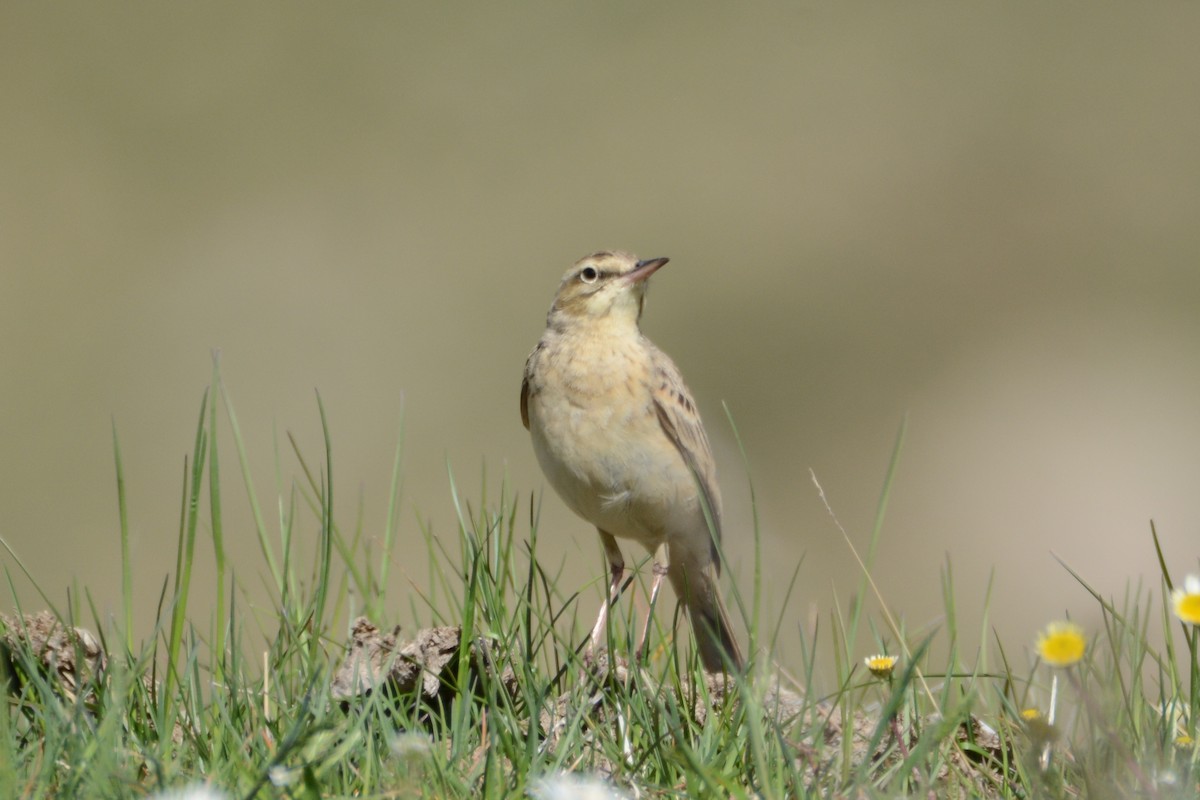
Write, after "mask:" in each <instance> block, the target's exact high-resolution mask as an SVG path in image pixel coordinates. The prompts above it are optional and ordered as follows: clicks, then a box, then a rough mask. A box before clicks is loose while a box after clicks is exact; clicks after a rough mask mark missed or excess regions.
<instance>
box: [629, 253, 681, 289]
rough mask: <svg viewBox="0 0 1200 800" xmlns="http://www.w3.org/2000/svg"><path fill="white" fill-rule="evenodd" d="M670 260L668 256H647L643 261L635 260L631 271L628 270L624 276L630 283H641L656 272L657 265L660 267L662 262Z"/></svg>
mask: <svg viewBox="0 0 1200 800" xmlns="http://www.w3.org/2000/svg"><path fill="white" fill-rule="evenodd" d="M670 260H671V259H669V258H648V259H646V260H645V261H639V262H637V266H636V267H635V268H634V270H633V272H630V273H628V274H627V275H626V276H625V280H627V281H629V282H630V283H641V282H642V281H644V280H646V279H647V278H649V277H650V276H651V275H653V274H654V273H655V272H657V271H658V268H659V267H661V266H662V265H663V264H666V263H667V262H668V261H670Z"/></svg>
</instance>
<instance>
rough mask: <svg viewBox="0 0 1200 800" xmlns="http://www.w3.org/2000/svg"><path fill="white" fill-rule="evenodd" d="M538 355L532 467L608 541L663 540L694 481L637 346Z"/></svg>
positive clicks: (609, 344)
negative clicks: (665, 425) (664, 423)
mask: <svg viewBox="0 0 1200 800" xmlns="http://www.w3.org/2000/svg"><path fill="white" fill-rule="evenodd" d="M585 344H586V346H584V347H580V346H578V344H574V345H573V344H571V343H569V342H567V343H561V342H560V343H557V346H555V345H550V346H547V347H545V348H543V349H542V351H541V353H540V360H539V363H538V364H537V365H536V366H535V371H534V376H533V385H532V391H531V394H530V397H529V429H530V433H531V434H532V437H533V447H534V451H535V452H536V454H537V458H538V462H539V464H540V465H541V467H542V471H543V472H545V474H546V477H547V479H548V480H549V481H550V483H551V485H552V486H553V487H554V489H555V491H556V492H557V493H558V494H559V495H560V496H561V497H562V498H563V500H564V501H565V502H566V503H567V505H568V506H570V507H571V509H572V510H573V511H575V513H577V514H579V515H580V516H581V517H583V518H584V519H586V520H588V521H589V522H591V523H592V524H594V525H596V526H597V527H599V528H602V529H604V530H607V531H608V532H609V533H612V534H613V535H614V536H623V537H628V538H634V539H638V540H640V541H643V542H644V543H649V542H651V541H652V540H657V539H661V537H662V535H663V531H662V527H663V524H662V523H663V522H665V521H667V520H668V519H669V518H670V517H671V515H672V514H671V512H672V509H676V508H678V507H679V506H680V505H681V504H684V505H692V504H694V502H695V495H696V488H695V479H694V477H693V476H692V475H691V473H690V471H689V470H688V469H687V466H686V464H685V463H684V461H683V459H682V457H681V456H680V455H679V452H678V450H676V448H675V446H674V445H673V444H672V443H671V441H670V440H669V439H668V438H667V436H666V435H665V433H664V432H663V431H662V428H661V426H660V424H659V421H658V416H657V414H656V412H655V409H654V399H653V395H652V394H651V391H650V387H649V370H650V368H651V362H650V359H649V355H648V353H647V352H645V350H644V349H639V347H638V346H637V344H638V343H636V342H634V343H629V342H620V341H615V342H614V341H602V342H589V343H585Z"/></svg>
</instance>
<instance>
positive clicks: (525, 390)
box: [521, 374, 529, 430]
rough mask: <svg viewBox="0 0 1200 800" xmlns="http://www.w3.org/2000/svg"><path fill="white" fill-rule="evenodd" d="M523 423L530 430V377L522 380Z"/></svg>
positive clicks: (527, 376)
mask: <svg viewBox="0 0 1200 800" xmlns="http://www.w3.org/2000/svg"><path fill="white" fill-rule="evenodd" d="M521 422H522V424H524V425H525V430H529V375H528V374H526V375H525V377H524V378H522V379H521Z"/></svg>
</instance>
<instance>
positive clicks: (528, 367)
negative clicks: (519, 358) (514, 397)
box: [521, 341, 545, 430]
mask: <svg viewBox="0 0 1200 800" xmlns="http://www.w3.org/2000/svg"><path fill="white" fill-rule="evenodd" d="M543 347H545V344H543V343H542V342H540V341H539V342H538V343H537V346H536V347H534V348H533V351H532V352H530V354H529V358H527V359H525V374H524V375H522V376H521V422H522V424H524V425H525V430H529V392H530V388H529V378H530V376H531V375H532V374H533V362H534V360H535V359H536V358H537V355H538V353H540V352H542V348H543Z"/></svg>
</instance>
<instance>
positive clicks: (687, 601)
mask: <svg viewBox="0 0 1200 800" xmlns="http://www.w3.org/2000/svg"><path fill="white" fill-rule="evenodd" d="M668 260H669V259H666V258H651V259H645V260H641V259H639V258H638V257H637V256H635V255H633V254H631V253H628V252H624V251H621V250H602V251H599V252H595V253H592V254H591V255H589V256H586V257H584V258H581V259H580V260H579V261H577V262H575V264H573V265H572V266H571V268H570V269H568V270H567V271H566V273H565V274H564V275H563V277H562V281H561V283H560V284H559V286H558V291H557V293H556V294H555V296H554V302H553V304H552V305H551V306H550V311H549V313H548V314H547V315H546V328H545V331H544V332H543V333H542V335H541V338H540V339H539V340H538V343H537V345H536V346H535V347H534V348H533V351H532V352H531V353H530V354H529V357H528V358H527V359H526V361H525V371H524V376H523V379H522V381H521V421H522V423H524V425H525V427H526V428H527V429H528V430H529V433H530V437H531V439H532V441H533V450H534V453H535V454H536V456H537V461H538V464H539V466H540V467H541V469H542V471H543V472H544V473H545V475H546V478H547V479H548V481H549V483H550V485H551V486H552V487H553V488H554V490H555V492H556V493H557V494H558V495H559V497H560V498H561V499H562V500H563V502H564V503H565V504H566V505H567V506H568V507H569V508H570V509H571V510H572V511H573V512H575V514H577V515H578V516H580V517H582V518H583V519H584V520H586V521H587V522H589V523H591V524H592V525H594V526H595V527H596V530H597V531H598V532H599V534H600V541H601V543H602V545H603V547H604V553H605V557H606V559H607V561H608V567H609V573H610V581H609V592H608V597H607V599H606V601H605V603H604V605H602V606H601V609H600V613H599V615H598V617H597V619H596V624H595V626H594V627H593V628H592V637H591V638H592V647H593V648H594V647H595V646H596V645H597V643H598V641H599V639H600V637H601V635H602V633H603V632H604V622H605V614H606V613H607V610H608V607H609V606H610V605H612V604H613V603H614V602H615V601H616V600H617V598H618V597H619V595H620V591H621V580H622V577H623V576H624V571H625V560H624V557H623V556H622V554H621V549H620V547H619V545H618V544H617V540H618V539H628V540H632V541H633V542H635V543H637V544H640V545H642V546H643V547H645V548H646V549H647V550H648V551H649V552H651V553H652V554H653V555H654V566H653V573H654V578H653V581H652V583H651V590H650V606H651V608H653V607H654V602H655V600H656V599H657V596H658V590H659V586H660V584H661V582H662V579H663V577H664V576H666V577H667V578H668V579H669V580H670V582H671V586H672V587H673V589H674V591H675V594H676V596H677V597H678V598H679V599H680V601H681V602H682V603H683V605H684V607H685V608H686V609H687V612H688V616H689V617H690V619H691V623H692V631H693V636H694V638H695V640H696V644H697V649H698V650H699V654H700V661H701V663H702V665H703V666H704V668H705V669H706V670H707V671H710V672H718V671H719V672H726V671H729V670H734V671H740V670H742V669H743V668H744V665H745V662H744V659H743V658H742V654H741V651H740V650H739V649H738V644H737V640H736V638H735V636H734V633H733V628H732V625H731V624H730V622H729V615H728V613H727V612H726V610H725V605H724V603H723V602H722V599H721V592H720V587H719V585H718V579H719V577H720V572H721V549H720V541H721V495H720V490H719V488H718V486H717V475H716V463H715V461H714V460H713V455H712V450H711V448H710V447H709V443H708V435H707V434H706V433H705V430H704V424H703V422H702V421H701V419H700V412H699V411H698V409H697V407H696V402H695V400H693V398H692V394H691V392H690V391H689V390H688V388H687V385H686V384H685V383H684V382H683V376H682V375H681V374H680V372H679V368H678V367H676V366H675V363H674V362H673V361H672V360H671V359H670V357H668V356H667V354H666V353H664V352H663V351H662V350H660V349H659V348H658V347H656V346H655V345H654V343H653V342H651V341H650V340H649V339H648V338H647V337H646V336H645V335H644V334H643V333H642V331H641V327H640V321H641V317H642V311H643V309H644V307H645V300H646V291H647V287H648V281H649V279H650V276H652V275H654V274H655V273H656V272H657V271H658V270H659V269H661V268H662V267H663V265H665V264H666V263H667V262H668ZM648 628H649V619H647V633H648ZM645 638H646V637H645V634H643V639H642V643H641V645H640V646H639V648H638V653H639V655H640V654H641V653H642V651H643V650H644V646H645Z"/></svg>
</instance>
